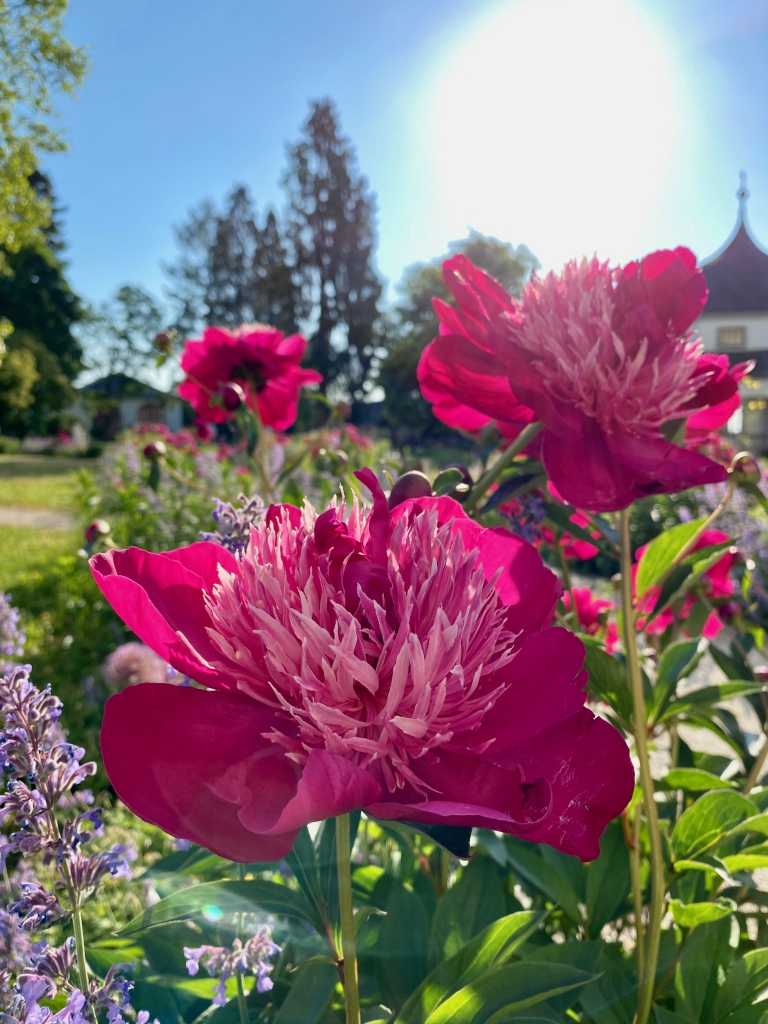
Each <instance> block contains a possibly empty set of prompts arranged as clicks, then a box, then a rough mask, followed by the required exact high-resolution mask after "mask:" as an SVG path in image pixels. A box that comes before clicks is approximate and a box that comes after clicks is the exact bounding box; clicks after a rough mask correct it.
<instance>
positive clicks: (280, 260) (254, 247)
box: [166, 185, 300, 335]
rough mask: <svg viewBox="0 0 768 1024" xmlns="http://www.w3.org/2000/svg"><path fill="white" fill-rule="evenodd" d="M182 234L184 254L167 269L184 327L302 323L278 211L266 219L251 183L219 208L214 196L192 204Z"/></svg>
mask: <svg viewBox="0 0 768 1024" xmlns="http://www.w3.org/2000/svg"><path fill="white" fill-rule="evenodd" d="M176 238H177V242H178V245H179V248H180V250H181V253H180V256H179V259H178V261H177V262H176V263H175V264H171V265H169V266H168V267H166V270H167V272H168V274H169V276H170V277H171V280H172V282H173V290H172V292H171V294H172V297H173V298H174V300H175V301H176V303H177V313H176V324H177V327H178V328H179V330H180V331H181V332H182V333H183V334H185V335H189V334H191V333H193V332H194V331H196V330H199V329H200V327H201V326H209V325H214V324H219V325H222V326H225V327H230V328H234V327H239V326H240V324H243V323H268V324H272V325H273V326H274V327H277V328H279V329H280V330H281V331H284V332H286V333H292V332H294V331H295V330H296V319H297V317H298V316H299V315H300V311H299V309H298V303H299V301H300V295H299V289H298V287H297V286H296V285H295V284H294V281H293V271H292V268H291V266H290V265H289V261H288V259H287V254H286V248H285V244H284V241H283V238H282V236H281V233H280V229H279V227H278V223H277V218H276V216H275V214H274V212H273V211H272V210H267V212H266V215H265V217H264V220H263V222H262V223H260V222H259V219H258V217H257V214H256V210H255V207H254V204H253V201H252V200H251V197H250V195H249V192H248V189H247V188H245V186H242V185H239V186H237V187H235V188H234V189H233V190H232V192H231V193H230V195H229V196H228V198H227V200H226V202H225V205H224V209H223V210H222V211H220V212H219V211H218V210H217V209H216V207H215V206H214V204H213V203H212V202H210V200H206V201H205V202H203V203H202V204H201V205H200V206H199V207H198V208H197V209H196V210H192V211H191V212H190V214H189V217H188V219H187V221H186V222H185V223H184V224H182V225H180V226H179V227H178V228H177V229H176Z"/></svg>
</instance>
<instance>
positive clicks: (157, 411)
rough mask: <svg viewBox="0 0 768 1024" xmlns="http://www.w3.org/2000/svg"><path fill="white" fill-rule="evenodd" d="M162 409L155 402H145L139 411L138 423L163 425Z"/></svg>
mask: <svg viewBox="0 0 768 1024" xmlns="http://www.w3.org/2000/svg"><path fill="white" fill-rule="evenodd" d="M164 422H165V415H164V414H163V409H162V407H161V406H159V405H158V404H157V403H156V402H146V403H145V404H144V405H142V407H141V408H140V409H139V423H164Z"/></svg>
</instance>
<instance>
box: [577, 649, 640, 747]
mask: <svg viewBox="0 0 768 1024" xmlns="http://www.w3.org/2000/svg"><path fill="white" fill-rule="evenodd" d="M584 646H585V648H586V657H585V659H584V667H585V668H586V669H587V671H588V672H589V683H588V688H589V689H590V690H591V691H592V693H594V694H595V695H596V696H597V697H600V698H601V699H602V700H604V701H605V702H606V704H609V705H610V706H611V707H612V708H613V710H614V711H615V712H616V715H617V716H618V719H619V721H620V722H621V724H622V725H623V726H624V728H625V729H629V727H630V720H631V718H632V695H631V693H630V690H629V684H628V682H627V670H626V668H625V667H624V665H623V664H622V662H620V661H619V660H618V658H614V657H613V655H611V654H608V653H607V651H605V650H604V649H603V648H602V647H601V646H600V645H599V644H597V643H594V642H592V643H589V642H585V644H584Z"/></svg>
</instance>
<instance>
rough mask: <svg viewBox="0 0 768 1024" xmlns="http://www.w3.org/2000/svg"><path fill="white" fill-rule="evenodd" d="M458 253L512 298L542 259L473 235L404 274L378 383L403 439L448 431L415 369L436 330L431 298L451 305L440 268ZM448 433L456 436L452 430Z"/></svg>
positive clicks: (387, 414) (387, 329)
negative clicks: (434, 413)
mask: <svg viewBox="0 0 768 1024" xmlns="http://www.w3.org/2000/svg"><path fill="white" fill-rule="evenodd" d="M456 253H464V254H465V255H467V256H468V257H469V258H470V260H472V262H473V263H474V264H476V266H478V267H481V268H482V269H483V270H485V271H487V272H488V273H489V274H490V275H491V276H492V277H494V278H496V280H497V281H498V282H499V283H500V284H502V285H504V287H505V288H506V289H507V290H508V291H509V292H511V293H512V294H513V295H519V294H520V290H521V289H522V287H523V284H524V283H525V281H526V280H527V279H528V277H529V275H530V273H531V271H532V270H535V269H536V268H537V267H538V266H539V261H538V260H537V259H536V257H535V256H534V255H533V253H532V252H531V251H530V249H528V248H527V246H525V245H518V246H514V245H511V244H510V243H509V242H500V241H499V240H498V239H497V238H491V237H488V236H486V235H482V234H480V232H479V231H470V233H469V235H468V236H467V238H464V239H461V240H460V241H457V242H452V243H451V245H450V247H449V251H448V253H447V254H446V255H445V256H441V257H440V258H439V259H436V260H432V261H431V262H430V263H415V264H414V265H413V266H412V267H409V268H408V269H407V270H406V272H405V276H404V277H403V280H402V282H401V283H400V285H399V286H398V291H399V292H400V295H401V297H402V298H401V301H400V302H399V304H398V305H397V307H396V308H395V311H394V314H393V315H392V316H391V317H389V318H387V322H386V324H385V335H386V342H387V348H388V349H389V354H388V355H387V357H386V359H385V360H384V362H383V364H382V366H381V369H380V371H379V375H378V381H377V382H378V383H379V384H380V385H381V386H382V387H383V388H384V391H385V395H386V397H385V399H384V415H385V417H386V419H387V421H388V422H389V423H390V424H391V426H392V427H393V428H394V429H395V430H396V431H397V433H398V434H399V435H402V438H401V439H402V440H413V439H415V438H417V437H423V436H439V435H441V434H443V433H446V432H447V428H445V427H443V425H442V424H441V423H440V422H439V421H438V420H437V419H436V418H435V417H434V416H433V414H432V407H431V406H430V404H429V403H428V402H426V401H425V400H424V398H422V395H421V391H420V390H419V382H418V380H417V379H416V368H417V367H418V365H419V359H420V358H421V353H422V352H423V351H424V348H425V346H426V345H427V344H428V343H429V342H430V341H432V339H433V338H435V337H436V335H437V331H438V322H437V317H436V316H435V312H434V309H433V308H432V299H433V298H434V297H435V296H437V297H439V298H441V299H444V300H445V301H446V302H452V301H453V300H452V299H451V294H450V292H449V291H448V288H447V287H446V284H445V282H444V281H443V277H442V274H441V267H442V264H443V261H444V260H446V259H448V258H449V257H450V256H454V255H456ZM449 433H450V435H451V436H453V437H455V434H454V432H453V431H450V432H449Z"/></svg>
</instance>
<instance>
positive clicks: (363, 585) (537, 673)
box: [91, 470, 634, 862]
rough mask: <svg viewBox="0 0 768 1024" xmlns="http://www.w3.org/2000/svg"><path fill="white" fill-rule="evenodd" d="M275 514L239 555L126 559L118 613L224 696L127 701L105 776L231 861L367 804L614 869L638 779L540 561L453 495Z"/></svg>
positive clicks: (147, 811)
mask: <svg viewBox="0 0 768 1024" xmlns="http://www.w3.org/2000/svg"><path fill="white" fill-rule="evenodd" d="M358 475H359V477H360V479H361V480H362V481H363V482H364V483H365V484H366V485H367V486H368V487H369V488H370V489H371V491H372V492H373V496H374V504H373V508H372V509H371V510H363V509H361V508H360V507H358V505H357V504H355V505H353V507H352V508H351V510H349V511H348V512H347V511H346V510H345V509H344V508H343V507H337V506H336V505H334V504H332V505H331V506H330V507H329V508H328V509H327V510H326V511H325V512H323V513H322V514H320V515H318V514H317V513H316V512H315V511H314V509H312V508H311V507H310V506H306V507H305V509H304V510H303V511H301V510H299V509H297V508H294V507H292V506H272V507H271V508H270V510H269V512H268V513H267V515H266V517H265V518H264V520H263V521H262V522H261V523H260V524H259V525H258V526H254V528H253V530H252V533H251V540H250V544H249V546H248V549H247V550H246V551H245V552H244V553H243V555H242V556H241V557H240V558H239V559H238V558H235V557H234V556H233V555H231V554H230V552H228V551H227V550H225V549H224V548H222V547H220V546H218V545H216V544H211V543H199V544H193V545H191V546H190V547H187V548H181V549H178V550H176V551H170V552H167V553H165V554H151V553H149V552H146V551H141V550H138V549H128V550H127V551H110V552H108V553H106V554H100V555H97V556H96V557H95V558H94V559H93V560H92V563H91V564H92V568H93V573H94V576H95V578H96V581H97V583H98V584H99V586H100V587H101V589H102V590H103V592H104V594H105V595H106V597H107V598H108V600H109V601H110V602H111V603H112V605H113V607H114V608H115V610H116V611H117V612H118V614H119V615H121V617H122V618H123V619H124V620H125V621H126V623H127V624H128V625H129V626H130V627H131V628H132V629H133V630H134V631H135V632H137V633H138V635H139V636H141V638H142V639H143V640H144V642H145V643H147V644H148V645H149V646H150V647H152V649H153V650H155V651H156V652H157V654H159V655H160V656H161V657H162V658H164V659H166V660H167V661H168V662H169V663H170V664H171V665H173V666H174V667H175V668H176V669H177V670H178V671H179V672H183V673H184V674H185V675H188V676H189V677H190V678H192V679H194V680H196V681H197V682H198V683H200V684H202V685H203V686H205V687H208V689H207V690H201V689H192V688H176V687H167V686H157V685H140V686H135V687H130V688H129V689H127V690H125V691H123V692H122V693H120V694H117V695H116V696H114V697H112V698H111V699H110V700H109V701H108V703H107V707H106V711H105V716H104V726H103V730H102V750H103V754H104V763H105V767H106V769H107V772H108V773H109V776H110V779H111V780H112V783H113V785H114V786H115V789H116V790H117V792H118V794H119V795H120V797H121V799H122V800H123V801H124V802H125V803H126V804H127V805H128V806H129V807H130V808H131V809H132V810H133V811H134V812H135V813H136V814H138V815H139V816H140V817H142V818H144V819H145V820H148V821H151V822H154V823H155V824H157V825H159V826H160V827H161V828H163V829H165V830H166V831H168V832H170V833H171V834H172V835H175V836H179V837H181V838H185V839H191V840H194V841H195V842H198V843H200V844H202V845H204V846H206V847H207V848H209V849H211V850H214V851H215V852H217V853H220V854H222V855H223V856H226V857H228V858H231V859H233V860H240V861H246V862H247V861H253V860H262V861H268V860H275V859H278V858H280V857H282V856H284V855H285V854H286V853H287V852H288V851H289V850H290V848H291V845H292V843H293V840H294V838H295V836H296V834H297V831H298V830H299V829H300V828H301V827H302V826H303V825H305V824H307V823H309V822H311V821H317V820H321V819H324V818H328V817H332V816H335V815H339V814H343V813H346V812H348V811H352V810H355V809H364V810H365V811H366V812H367V813H368V814H370V815H372V816H375V817H379V818H383V819H387V818H394V819H401V820H406V821H411V822H416V823H421V824H450V825H464V826H467V825H477V826H481V827H484V828H493V829H498V830H500V831H504V832H510V833H513V834H515V835H519V836H523V837H525V838H528V839H531V840H534V841H536V842H546V843H550V844H551V845H553V846H555V847H557V848H558V849H560V850H563V851H565V852H567V853H572V854H576V855H577V856H580V857H582V858H583V859H585V860H590V859H592V858H594V857H595V856H597V854H598V851H599V843H598V841H599V838H600V835H601V833H602V831H603V829H604V828H605V825H606V824H607V822H608V821H610V820H611V819H612V818H614V817H615V816H616V815H617V814H619V813H620V812H621V810H622V809H623V808H624V806H625V805H626V803H627V801H628V800H629V798H630V796H631V794H632V788H633V784H634V774H633V770H632V766H631V763H630V759H629V754H628V750H627V747H626V744H625V742H624V740H623V739H622V737H621V736H620V735H619V733H618V732H617V731H616V730H615V729H614V728H613V726H611V725H609V724H608V723H607V722H605V721H603V720H602V719H599V718H596V717H595V716H594V715H593V714H592V713H591V712H590V711H589V710H588V709H587V708H585V706H584V701H585V693H584V684H585V681H586V678H585V673H584V672H583V671H582V664H583V660H584V648H583V645H582V643H581V641H579V640H578V639H577V638H576V637H575V636H574V635H573V634H572V633H570V632H568V631H567V630H565V629H562V628H558V627H553V626H551V625H550V622H551V619H552V615H553V611H554V607H555V602H556V600H557V597H558V594H559V583H558V581H557V578H556V577H555V576H554V574H553V573H551V572H550V571H549V570H548V569H546V568H545V567H544V565H543V563H542V561H541V558H540V557H539V555H538V553H537V552H536V550H535V548H533V547H532V546H531V545H530V544H528V543H526V542H525V541H523V540H522V539H521V538H519V537H516V536H514V535H513V534H511V533H509V532H508V531H506V530H501V529H498V530H490V529H483V528H482V527H481V526H479V525H478V524H477V523H475V522H473V521H472V520H470V519H469V518H468V517H467V516H466V515H465V513H464V512H463V510H462V508H461V506H460V505H458V504H457V503H456V502H454V501H452V500H451V499H449V498H422V499H417V500H411V501H406V502H403V503H402V504H401V505H398V506H397V507H396V508H395V509H393V510H392V511H390V510H389V509H388V507H387V501H386V498H385V496H384V494H383V493H382V491H381V489H380V487H379V485H378V483H377V481H376V478H375V476H374V475H373V473H372V472H371V471H370V470H364V471H363V472H361V473H360V474H358Z"/></svg>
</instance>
